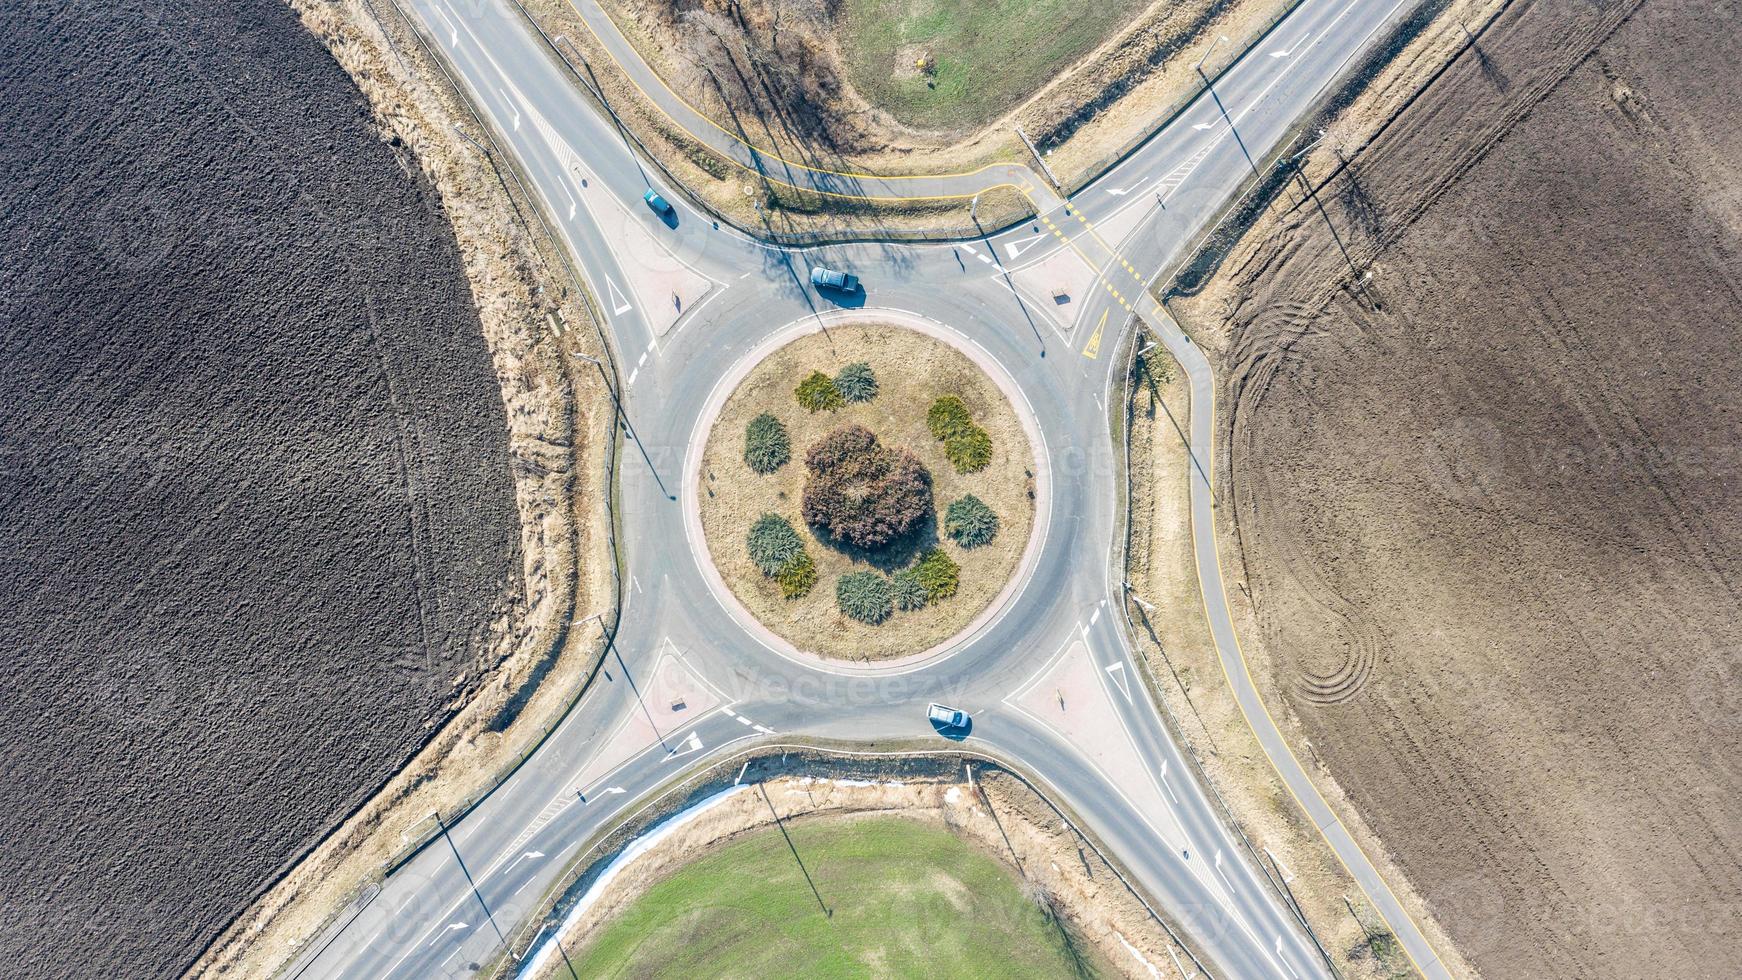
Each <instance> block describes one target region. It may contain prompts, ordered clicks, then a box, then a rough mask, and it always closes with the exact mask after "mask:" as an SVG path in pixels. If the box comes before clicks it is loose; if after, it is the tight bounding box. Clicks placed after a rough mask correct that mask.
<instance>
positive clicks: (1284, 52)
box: [1270, 28, 1312, 58]
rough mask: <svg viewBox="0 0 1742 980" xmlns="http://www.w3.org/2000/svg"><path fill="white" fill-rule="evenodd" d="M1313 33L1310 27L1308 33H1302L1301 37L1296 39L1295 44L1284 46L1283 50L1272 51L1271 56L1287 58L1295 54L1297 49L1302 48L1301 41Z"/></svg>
mask: <svg viewBox="0 0 1742 980" xmlns="http://www.w3.org/2000/svg"><path fill="white" fill-rule="evenodd" d="M1311 33H1312V29H1311V28H1308V29H1307V32H1306V34H1302V35H1301V36H1300V37H1297V38H1295V39H1294V43H1293V44H1291V45H1289V46H1288V47H1286V48H1283V49H1282V50H1281V51H1272V52H1270V56H1271V57H1272V58H1286V57H1288V56H1289V55H1291V54H1294V53H1295V51H1296V50H1297V49H1299V48H1300V42H1302V41H1304V40H1306V39H1307V34H1311Z"/></svg>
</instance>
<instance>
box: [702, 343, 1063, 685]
mask: <svg viewBox="0 0 1742 980" xmlns="http://www.w3.org/2000/svg"><path fill="white" fill-rule="evenodd" d="M867 379H869V380H867ZM807 404H808V405H809V406H810V407H807ZM855 453H859V454H863V455H864V456H865V457H866V458H865V459H860V458H858V456H856V455H855ZM867 462H869V463H870V468H871V469H872V470H873V471H874V472H871V473H869V474H867V473H865V472H863V471H864V470H865V469H866V465H865V464H866V463H867ZM885 470H892V472H889V473H885V472H884V471H885ZM839 473H845V474H846V479H845V480H844V481H842V480H840V479H839V478H838V477H837V474H839ZM838 484H839V485H838ZM681 498H682V500H683V507H684V529H685V535H686V538H687V541H688V544H689V546H690V549H691V551H692V552H693V553H694V554H695V556H696V560H697V564H698V566H699V568H700V570H701V573H702V578H703V579H704V581H705V582H706V583H707V585H708V588H709V589H710V590H711V591H712V593H713V595H714V597H715V599H716V600H717V601H718V602H719V603H720V605H721V606H722V607H723V608H724V609H725V610H726V612H727V613H728V614H729V615H731V617H732V618H733V619H734V620H735V621H736V622H737V623H738V624H739V625H740V626H741V627H743V629H744V630H745V631H746V632H747V633H748V634H749V635H750V636H752V637H754V638H755V639H756V640H757V641H758V642H760V643H761V644H762V645H764V646H766V647H768V648H769V649H770V650H772V651H774V652H775V653H777V654H780V655H781V656H784V657H786V658H788V659H789V660H794V661H797V662H800V663H803V664H805V665H806V666H809V667H813V668H816V669H821V670H826V671H832V672H844V673H855V674H865V673H894V672H902V671H906V670H912V669H917V668H919V667H922V666H926V665H930V664H933V663H936V662H938V661H940V660H942V659H943V658H945V657H947V656H949V655H950V654H951V653H953V652H955V651H957V650H959V649H961V648H963V647H964V646H966V645H967V644H968V643H969V642H970V641H972V640H973V639H974V638H975V637H977V636H979V635H980V634H981V633H983V632H984V631H985V630H986V629H987V628H988V627H989V626H991V625H992V624H993V623H995V622H996V621H997V620H998V618H999V617H1000V615H1001V614H1002V613H1003V612H1004V611H1005V610H1006V609H1007V608H1008V606H1009V604H1010V603H1011V601H1012V600H1013V599H1014V598H1015V597H1016V596H1017V595H1018V594H1019V593H1020V592H1021V591H1022V589H1023V587H1024V585H1025V584H1026V583H1027V581H1028V579H1029V576H1030V574H1031V572H1032V571H1033V568H1034V564H1035V561H1036V558H1037V556H1038V554H1039V552H1040V550H1041V546H1042V544H1043V543H1044V541H1045V537H1046V529H1047V527H1048V525H1049V524H1050V514H1049V507H1050V506H1051V504H1052V500H1053V495H1052V475H1051V471H1050V469H1049V467H1048V466H1047V459H1046V454H1045V442H1044V437H1043V436H1042V433H1041V430H1040V427H1039V425H1038V422H1037V420H1036V417H1035V413H1034V410H1033V408H1032V407H1031V406H1030V404H1029V403H1028V400H1027V399H1026V398H1025V397H1024V395H1023V393H1022V391H1021V389H1020V388H1019V387H1018V386H1017V384H1016V381H1015V380H1014V378H1012V377H1011V375H1010V373H1009V372H1008V371H1006V370H1005V369H1004V367H1003V366H1002V365H1001V364H999V363H998V361H997V360H996V359H995V358H994V357H993V356H992V355H991V354H990V353H989V352H987V351H986V350H985V349H984V348H982V347H980V346H979V345H978V344H976V343H975V342H974V341H972V340H971V339H969V338H968V337H966V336H964V335H963V334H962V333H960V332H959V331H956V330H954V329H952V328H950V327H948V326H945V325H943V324H942V323H939V322H937V321H935V320H931V319H929V318H925V317H921V316H917V315H915V314H912V313H907V312H903V311H898V310H889V309H871V310H852V311H833V312H830V313H825V314H822V315H820V316H813V317H806V318H804V319H802V320H800V321H797V322H794V323H792V324H789V325H787V326H786V327H783V328H781V329H779V330H777V331H775V332H774V333H773V334H772V335H770V336H768V337H766V338H765V339H764V340H763V341H761V342H760V343H759V344H757V345H756V346H755V348H753V349H752V350H751V351H750V352H749V353H747V354H746V355H744V356H743V357H742V358H740V359H739V360H738V362H737V363H735V364H734V365H733V366H732V367H731V369H730V370H728V371H727V372H726V373H725V375H724V376H723V377H722V378H720V380H719V381H718V383H717V384H716V386H715V387H714V389H713V391H712V392H710V394H709V396H708V399H707V401H706V403H705V404H704V406H703V407H702V411H701V414H700V416H699V418H698V420H697V423H696V427H695V430H694V432H693V434H692V435H691V437H690V440H689V444H688V447H687V449H686V452H685V465H684V488H683V492H682V494H681ZM886 511H887V512H886ZM831 519H836V520H838V521H839V523H835V524H831V523H830V521H831ZM891 532H893V533H891ZM860 535H869V537H870V539H869V540H866V539H865V538H863V537H857V536H860ZM856 538H857V539H856ZM885 538H886V539H887V540H884V539H885Z"/></svg>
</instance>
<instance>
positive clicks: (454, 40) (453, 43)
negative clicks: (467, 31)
mask: <svg viewBox="0 0 1742 980" xmlns="http://www.w3.org/2000/svg"><path fill="white" fill-rule="evenodd" d="M435 12H436V13H437V14H440V15H441V18H442V21H443V22H444V23H446V24H447V25H448V47H450V48H457V47H459V46H460V29H459V28H458V27H455V26H454V22H453V21H451V20H449V19H448V15H447V14H446V13H443V12H442V8H440V7H437V8H435Z"/></svg>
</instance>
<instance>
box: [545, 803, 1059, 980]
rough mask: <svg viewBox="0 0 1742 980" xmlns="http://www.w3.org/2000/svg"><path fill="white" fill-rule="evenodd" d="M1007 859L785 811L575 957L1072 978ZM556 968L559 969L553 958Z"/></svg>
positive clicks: (635, 907) (738, 970)
mask: <svg viewBox="0 0 1742 980" xmlns="http://www.w3.org/2000/svg"><path fill="white" fill-rule="evenodd" d="M1070 947H1071V938H1070V936H1069V935H1068V933H1067V932H1066V930H1065V929H1064V927H1063V925H1062V924H1061V923H1060V922H1059V920H1058V919H1057V918H1056V917H1055V916H1053V915H1052V914H1050V913H1049V912H1048V911H1047V910H1046V909H1045V908H1044V907H1043V906H1042V905H1041V904H1040V903H1038V902H1036V901H1035V899H1034V898H1032V897H1031V896H1030V895H1029V894H1028V892H1027V890H1025V889H1024V887H1023V886H1022V884H1021V883H1020V882H1019V881H1018V879H1017V878H1016V876H1015V875H1014V874H1013V873H1011V871H1010V870H1009V869H1007V868H1006V867H1005V866H1004V865H1003V864H1001V863H999V862H998V861H996V860H994V859H992V858H991V857H988V856H987V855H985V854H982V853H980V852H979V851H978V850H976V849H975V848H973V847H971V846H970V845H969V844H967V843H966V842H965V841H963V840H962V839H960V838H959V837H957V836H956V835H955V834H953V833H951V832H949V831H948V830H944V829H942V828H938V827H932V826H927V825H925V824H921V823H919V822H917V821H913V820H906V819H902V818H899V817H888V816H878V817H871V818H866V819H854V820H839V819H831V820H815V819H813V820H799V821H786V822H785V823H784V824H781V825H777V826H775V827H769V828H764V829H761V830H757V831H752V832H750V833H749V834H746V835H745V836H743V837H741V838H739V839H737V840H735V841H733V842H731V843H729V844H727V845H725V846H724V847H722V848H720V849H719V850H717V851H715V852H713V853H711V854H709V855H707V856H705V857H702V858H700V859H699V860H697V861H695V862H693V863H691V864H690V865H688V866H686V867H684V868H682V869H680V870H679V871H677V873H675V874H673V875H671V876H670V877H667V878H665V879H664V880H662V881H660V882H658V883H657V884H655V885H653V886H652V887H651V888H649V889H648V890H647V891H646V893H644V894H643V895H642V896H641V897H640V898H639V899H638V900H637V901H636V902H634V903H633V904H632V905H630V906H629V907H628V908H627V909H626V910H624V911H623V912H622V913H621V914H620V915H618V916H617V917H616V918H615V919H613V920H612V921H610V922H609V923H608V924H606V926H605V927H604V928H603V929H602V930H600V931H599V932H598V933H597V938H595V939H594V940H593V942H591V943H590V944H588V945H587V946H586V947H584V948H583V949H581V950H580V951H579V953H578V954H577V955H575V956H574V957H573V967H574V970H575V973H576V974H577V975H579V976H585V977H619V976H621V977H630V976H778V975H789V974H791V973H793V972H795V971H796V970H799V969H800V968H801V966H802V970H803V972H805V973H806V974H807V975H810V976H853V975H862V974H866V973H869V974H871V975H881V976H891V975H893V976H917V975H921V974H935V975H944V976H949V975H959V976H1049V977H1065V976H1082V975H1086V971H1085V970H1084V969H1082V967H1083V963H1082V961H1081V960H1080V959H1079V958H1078V957H1077V956H1076V955H1073V953H1072V952H1071V948H1070ZM556 975H557V976H559V977H560V976H566V975H567V974H566V973H565V971H564V970H562V969H560V968H559V969H558V970H557V971H556Z"/></svg>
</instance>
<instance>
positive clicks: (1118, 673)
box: [1107, 664, 1131, 704]
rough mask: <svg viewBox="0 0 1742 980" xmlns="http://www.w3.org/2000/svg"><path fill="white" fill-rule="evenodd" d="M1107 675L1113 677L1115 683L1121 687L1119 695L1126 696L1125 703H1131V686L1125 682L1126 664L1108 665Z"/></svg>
mask: <svg viewBox="0 0 1742 980" xmlns="http://www.w3.org/2000/svg"><path fill="white" fill-rule="evenodd" d="M1107 673H1109V674H1112V675H1113V683H1115V684H1117V685H1119V693H1120V694H1123V695H1125V703H1126V704H1130V703H1131V686H1130V685H1129V684H1128V683H1126V681H1125V665H1124V664H1108V665H1107Z"/></svg>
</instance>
